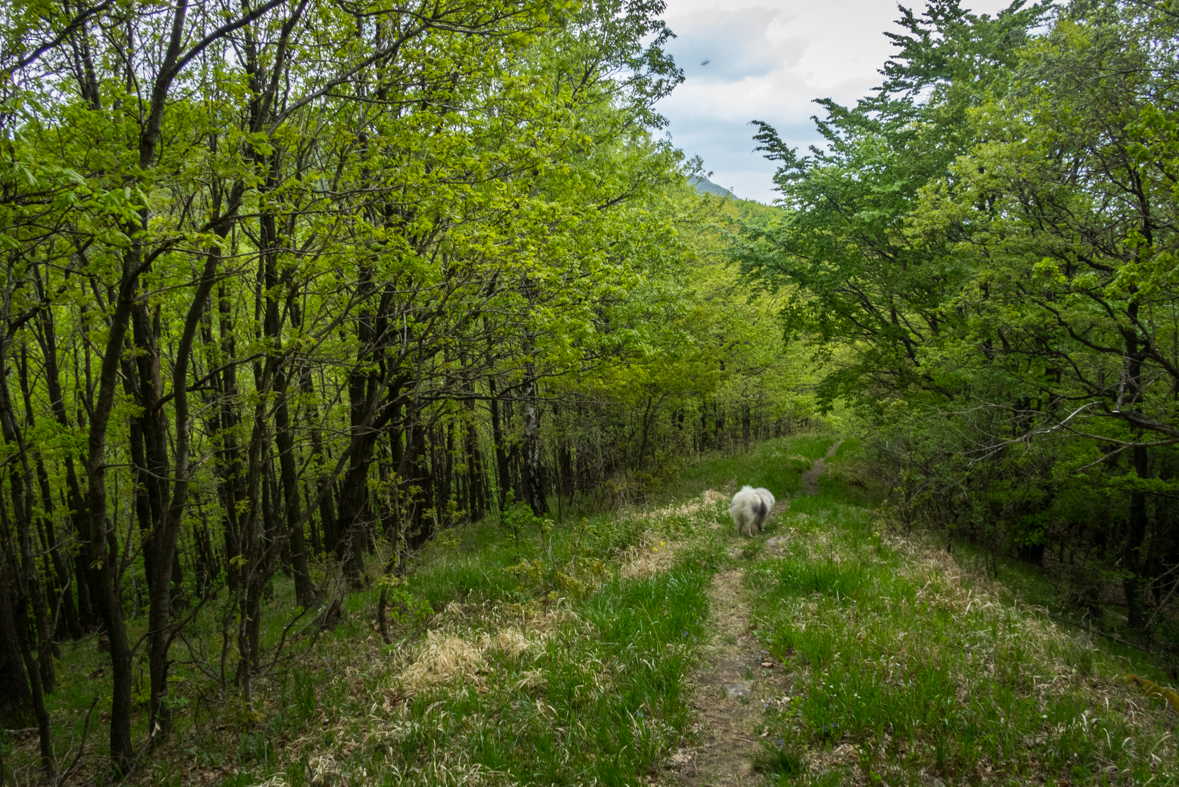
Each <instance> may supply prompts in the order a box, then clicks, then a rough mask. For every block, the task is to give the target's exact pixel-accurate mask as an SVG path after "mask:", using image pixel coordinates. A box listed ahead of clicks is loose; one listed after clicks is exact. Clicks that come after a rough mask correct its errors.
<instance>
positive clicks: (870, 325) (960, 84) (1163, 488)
mask: <svg viewBox="0 0 1179 787" xmlns="http://www.w3.org/2000/svg"><path fill="white" fill-rule="evenodd" d="M1177 33H1179V6H1177V5H1176V4H1175V3H1173V2H1147V1H1146V0H1129V1H1128V2H1118V3H1113V2H1089V1H1081V2H1073V3H1069V4H1049V3H1041V4H1035V5H1032V4H1026V5H1021V4H1018V3H1017V4H1014V5H1013V6H1011V8H1010V9H1009V10H1008V11H1006V12H1004V13H1002V14H1000V15H998V17H997V18H993V19H991V18H987V17H980V16H975V15H972V14H969V13H966V12H964V11H963V10H961V9H960V8H959V6H958V4H957V3H955V2H950V1H948V0H946V1H942V0H939V1H938V2H934V3H931V4H930V6H929V8H928V9H927V10H926V11H925V12H924V13H923V14H912V13H909V12H904V14H903V16H902V18H901V20H900V30H899V31H898V32H893V33H890V34H888V35H889V36H890V38H891V39H892V41H893V43H894V44H895V45H896V51H897V54H896V56H895V57H894V58H893V59H892V60H890V61H889V62H888V63H887V64H886V65H885V67H884V68H883V70H882V77H883V84H882V86H881V87H880V88H879V89H878V90H877V91H875V92H874V93H873V94H872V95H869V96H867V97H865V98H864V99H863V100H861V101H860V102H859V103H857V104H856V105H855V106H852V107H844V106H839V105H836V104H834V103H832V102H830V101H821V102H819V103H820V105H821V106H822V109H823V110H824V115H823V116H822V117H820V118H818V123H819V129H820V131H821V132H822V134H823V136H824V138H825V140H826V141H827V145H826V146H825V147H824V148H822V149H818V148H816V149H812V150H811V151H810V152H809V153H802V152H800V151H797V150H794V149H791V148H790V147H789V146H787V145H784V144H783V143H782V141H781V140H780V139H779V138H778V136H777V134H776V133H775V131H774V129H773V128H771V127H770V126H768V125H766V124H764V123H763V124H761V125H760V131H759V135H758V138H759V140H760V142H761V144H762V149H763V150H765V151H766V152H767V154H768V155H770V156H772V157H774V158H775V159H776V160H778V161H779V162H780V165H781V166H780V169H779V170H778V175H777V183H778V186H779V188H780V189H781V192H782V196H783V215H782V217H781V218H780V219H779V220H778V221H777V222H776V223H775V224H774V225H773V226H772V227H770V228H769V229H767V230H764V231H761V230H754V231H751V232H749V233H748V234H747V235H746V236H745V242H744V244H743V246H742V248H741V249H740V251H739V256H740V258H741V260H742V262H743V264H744V266H745V267H746V269H747V270H748V271H750V272H751V273H753V274H755V275H757V276H758V277H760V278H761V279H762V280H763V281H765V282H767V283H768V284H769V285H770V286H772V287H776V288H780V289H781V290H782V291H784V292H785V291H789V292H790V293H791V295H792V297H791V298H789V299H788V301H787V304H786V309H785V311H784V313H783V316H784V318H785V324H786V329H787V331H788V333H789V335H790V336H792V337H799V338H805V339H807V340H808V341H810V342H812V343H813V345H814V346H816V347H819V348H820V349H821V350H826V351H827V353H828V355H829V356H830V357H837V360H836V362H835V363H834V364H833V365H832V366H831V368H830V370H829V373H827V374H825V376H824V378H823V380H822V381H821V383H820V384H819V387H818V393H819V396H820V397H821V398H822V399H824V400H826V401H833V400H836V399H840V398H845V399H847V400H849V401H852V402H854V403H855V405H856V407H857V408H858V409H859V410H860V412H861V413H862V414H863V417H864V418H865V419H866V421H867V423H869V424H870V425H871V426H870V432H871V440H872V442H873V443H874V444H875V450H876V456H877V459H878V460H879V465H880V467H882V468H885V469H886V474H887V475H888V477H889V483H890V485H891V486H892V488H893V494H894V500H893V503H894V505H895V513H896V515H897V517H898V518H899V520H900V521H901V522H902V523H904V524H905V525H906V526H909V527H912V526H913V525H914V524H921V525H929V524H932V525H934V526H935V527H937V528H948V530H949V533H950V539H949V543H950V544H951V545H952V543H953V541H954V540H955V539H956V538H958V537H963V538H967V539H969V540H971V541H973V542H975V543H977V544H980V545H982V546H984V547H986V549H987V550H988V554H989V555H990V559H991V560H992V569H994V568H995V567H996V566H997V564H996V563H995V562H994V561H995V560H996V559H997V558H998V557H999V556H1001V555H1005V554H1010V553H1012V552H1015V553H1016V554H1018V555H1020V556H1021V557H1022V558H1023V559H1025V560H1030V561H1032V562H1035V563H1041V564H1043V565H1044V566H1045V567H1046V568H1047V569H1048V570H1049V576H1050V577H1051V578H1052V579H1053V581H1054V582H1055V583H1056V586H1057V589H1058V591H1059V593H1060V596H1061V599H1062V600H1063V601H1065V602H1066V604H1067V605H1068V606H1070V607H1072V609H1073V610H1075V612H1076V613H1077V615H1078V616H1079V618H1081V619H1085V620H1086V621H1087V622H1088V623H1090V624H1093V623H1095V624H1096V625H1098V626H1111V625H1114V624H1117V623H1118V620H1117V619H1118V618H1119V617H1120V622H1121V624H1122V625H1124V627H1125V628H1126V629H1127V631H1129V632H1132V637H1133V639H1134V641H1135V642H1137V643H1139V644H1140V645H1142V646H1144V647H1150V648H1154V649H1155V650H1156V652H1157V651H1160V650H1161V651H1162V652H1165V653H1166V654H1168V656H1167V657H1168V658H1169V659H1170V660H1171V662H1172V664H1173V663H1174V661H1175V659H1176V657H1177V656H1179V617H1177V616H1176V608H1175V606H1174V601H1175V598H1176V590H1177V589H1179V574H1177V573H1176V572H1177V571H1179V527H1177V526H1179V479H1177V478H1176V473H1177V472H1179V453H1177V449H1176V446H1177V445H1179V409H1177V405H1179V301H1177V299H1179V266H1177V265H1176V251H1177V248H1179V234H1177V231H1179V114H1177V110H1179V103H1177V102H1179V92H1177V88H1179V81H1177V80H1179V60H1177V57H1176V56H1177V55H1179V38H1177V37H1176V34H1177ZM1110 605H1112V606H1113V607H1114V609H1115V611H1114V614H1113V615H1109V616H1106V619H1105V620H1103V619H1102V618H1103V614H1104V612H1103V610H1104V608H1105V607H1106V606H1110ZM1118 609H1120V610H1121V611H1120V612H1117V611H1116V610H1118ZM1172 669H1174V667H1173V666H1172Z"/></svg>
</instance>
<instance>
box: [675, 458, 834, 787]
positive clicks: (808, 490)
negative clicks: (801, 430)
mask: <svg viewBox="0 0 1179 787" xmlns="http://www.w3.org/2000/svg"><path fill="white" fill-rule="evenodd" d="M842 442H843V441H842V440H838V441H836V442H835V444H834V445H832V446H831V448H830V449H828V451H827V455H826V456H825V457H823V458H822V459H816V460H815V463H814V464H813V465H812V466H811V469H810V470H808V471H807V472H806V473H804V474H803V476H802V484H803V494H807V495H817V494H818V493H819V484H818V479H819V476H820V475H822V473H823V469H824V467H825V465H826V462H825V460H826V459H830V458H831V457H832V456H834V455H835V452H836V451H837V450H838V449H839V445H840V443H842ZM788 506H789V503H787V501H785V500H781V501H779V502H778V504H777V505H776V506H775V507H774V511H773V513H771V514H770V517H771V518H772V517H775V516H777V515H778V514H779V513H781V512H782V511H783V510H785V509H786V508H787V507H788ZM731 554H734V556H735V555H736V554H740V552H739V550H734V552H732V553H731ZM744 574H745V570H744V569H742V568H736V569H733V570H731V571H725V572H722V573H720V574H717V575H716V576H715V577H714V578H713V580H712V588H711V589H710V590H709V600H710V602H711V603H710V605H709V607H710V612H709V621H708V625H707V630H708V631H711V632H712V633H713V638H712V641H711V642H710V643H709V644H708V645H706V646H705V647H704V653H703V657H704V666H702V667H701V669H700V670H699V671H698V672H697V673H696V674H695V675H694V676H693V683H694V686H695V688H694V693H695V698H694V700H693V707H695V708H696V710H697V711H698V712H699V713H700V721H699V724H698V726H697V730H696V731H697V733H698V734H699V736H700V740H699V744H698V745H697V746H696V747H695V748H692V749H680V750H679V751H677V752H676V753H675V754H674V755H672V758H671V772H670V774H669V775H670V780H669V781H668V783H670V784H674V785H684V786H685V787H704V786H705V785H709V786H710V787H725V786H726V785H738V784H742V783H743V782H746V781H748V779H749V778H750V777H751V776H752V775H753V759H754V757H755V756H756V754H757V752H758V750H759V749H760V748H761V747H760V744H759V743H758V726H759V724H760V721H761V718H762V710H763V708H764V707H765V702H766V700H769V699H772V698H777V697H781V696H782V693H783V691H784V690H785V689H786V688H787V687H788V686H787V684H788V682H789V678H788V677H787V676H786V675H784V674H783V673H782V665H781V664H776V663H773V662H771V661H770V660H769V658H768V656H767V654H766V653H765V651H763V650H761V649H760V647H759V645H758V642H757V640H756V639H754V637H753V635H752V633H751V632H750V623H749V605H748V604H747V603H746V601H745V594H744V591H743V589H742V587H741V582H742V578H743V577H744Z"/></svg>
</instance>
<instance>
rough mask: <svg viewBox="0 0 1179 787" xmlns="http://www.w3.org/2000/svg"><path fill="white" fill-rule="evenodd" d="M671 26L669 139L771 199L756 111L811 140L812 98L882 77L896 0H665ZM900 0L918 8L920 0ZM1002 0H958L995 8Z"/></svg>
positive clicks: (794, 137) (804, 141)
mask: <svg viewBox="0 0 1179 787" xmlns="http://www.w3.org/2000/svg"><path fill="white" fill-rule="evenodd" d="M666 2H667V10H666V11H665V12H664V14H663V19H664V21H666V22H667V24H668V27H670V28H671V30H672V32H674V33H675V34H676V38H675V39H674V40H672V41H671V42H670V43H669V44H668V47H667V49H668V51H670V52H671V54H672V56H673V57H674V58H675V61H676V63H677V64H678V65H679V66H680V68H682V69H683V70H684V76H685V79H684V82H683V84H681V85H680V86H679V87H677V88H676V89H675V92H674V93H672V95H671V96H669V97H667V98H665V99H663V100H662V101H661V102H660V103H659V104H658V110H659V111H660V113H661V114H663V116H664V117H666V118H667V119H668V121H669V122H670V125H669V126H668V127H667V128H666V129H664V133H670V134H671V141H672V143H673V144H674V145H675V146H676V147H677V148H680V149H681V150H683V151H684V153H686V154H687V155H688V156H700V157H701V158H702V159H703V160H704V169H705V171H706V172H707V171H711V172H712V173H713V174H712V175H711V176H710V178H709V179H710V180H712V182H713V183H716V184H717V185H720V186H723V187H725V188H728V189H732V191H733V193H734V194H736V195H737V196H738V197H741V198H742V199H753V200H757V201H759V202H765V203H771V202H773V200H774V197H775V196H776V195H775V192H774V190H773V185H774V184H773V174H774V165H773V163H772V162H770V161H767V160H766V159H765V158H763V157H762V154H760V153H755V152H753V148H754V146H755V144H756V143H755V142H754V141H753V134H754V132H755V130H756V129H755V127H754V126H751V125H749V122H750V121H751V120H762V121H765V122H767V123H769V124H770V125H771V126H773V127H774V128H775V129H777V131H778V134H779V136H781V138H782V139H783V141H785V142H787V143H788V144H790V145H793V146H800V145H801V146H804V147H805V146H806V145H810V144H814V143H816V142H818V141H819V139H820V138H819V136H818V134H817V133H816V132H815V124H814V121H812V120H811V116H812V115H815V114H816V113H817V112H818V111H819V110H820V107H818V106H817V105H815V104H814V103H812V102H813V101H814V99H816V98H833V99H835V100H836V101H837V102H839V103H841V104H851V103H854V102H855V100H856V99H858V98H860V97H862V96H864V95H866V94H867V93H869V92H870V91H871V90H872V88H874V87H876V86H878V85H879V84H880V82H881V78H880V74H879V73H878V72H877V69H879V68H880V67H881V66H883V65H884V61H885V60H887V59H888V57H889V56H891V54H892V53H893V48H892V45H891V44H890V43H889V41H888V39H886V38H885V37H884V32H885V31H886V30H888V31H898V30H899V28H898V27H897V26H896V25H895V20H896V19H898V18H899V17H900V13H899V12H898V11H897V5H896V2H895V0H826V2H823V1H822V0H666ZM904 5H906V6H907V7H910V8H912V9H913V11H914V13H919V12H920V10H921V9H923V8H924V7H925V4H924V0H909V1H908V2H905V3H904ZM1008 5H1010V0H973V1H972V0H964V1H963V3H962V7H963V8H968V9H970V10H971V11H973V12H975V13H979V14H984V13H985V14H992V15H993V14H995V13H997V12H998V11H1000V10H1001V9H1003V8H1005V7H1007V6H1008Z"/></svg>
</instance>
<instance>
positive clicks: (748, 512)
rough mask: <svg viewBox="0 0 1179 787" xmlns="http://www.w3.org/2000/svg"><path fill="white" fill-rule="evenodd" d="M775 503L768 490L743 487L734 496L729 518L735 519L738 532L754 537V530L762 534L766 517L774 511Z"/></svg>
mask: <svg viewBox="0 0 1179 787" xmlns="http://www.w3.org/2000/svg"><path fill="white" fill-rule="evenodd" d="M774 502H775V501H774V495H773V493H771V492H770V490H768V489H754V488H753V487H751V486H743V487H741V491H740V492H738V493H737V494H735V495H733V502H732V504H731V505H730V506H729V516H731V517H733V524H735V525H736V526H737V532H738V533H741V534H742V535H746V536H752V535H753V530H754V528H757V532H759V533H760V532H761V529H762V528H763V527H764V526H765V523H766V517H768V516H769V515H770V512H771V511H773V510H774Z"/></svg>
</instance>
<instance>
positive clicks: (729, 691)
mask: <svg viewBox="0 0 1179 787" xmlns="http://www.w3.org/2000/svg"><path fill="white" fill-rule="evenodd" d="M751 694H753V684H752V683H751V682H749V681H747V680H742V681H738V682H737V683H730V684H728V685H727V686H725V696H726V697H728V698H729V699H738V698H740V697H748V696H749V695H751Z"/></svg>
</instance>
